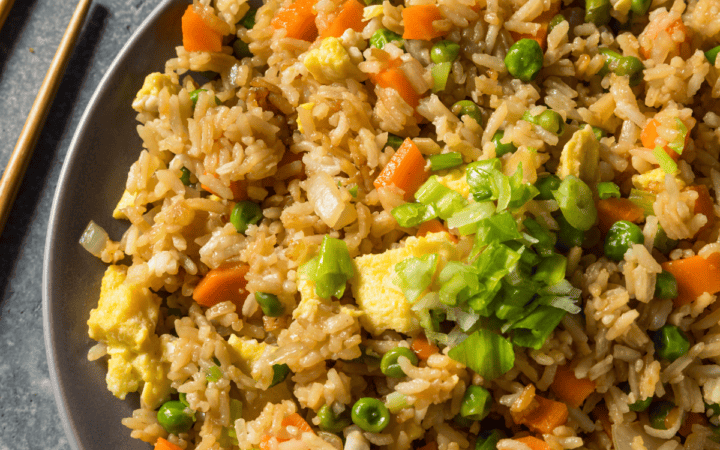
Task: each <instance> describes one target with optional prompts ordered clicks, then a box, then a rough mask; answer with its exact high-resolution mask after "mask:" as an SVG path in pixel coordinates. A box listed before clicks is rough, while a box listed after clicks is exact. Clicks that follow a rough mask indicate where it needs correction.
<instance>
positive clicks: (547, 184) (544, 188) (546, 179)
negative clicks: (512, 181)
mask: <svg viewBox="0 0 720 450" xmlns="http://www.w3.org/2000/svg"><path fill="white" fill-rule="evenodd" d="M535 187H536V188H537V189H538V191H539V192H540V193H539V194H538V196H537V199H538V200H554V199H555V197H553V193H552V191H554V190H556V189H557V188H559V187H560V178H558V177H557V176H556V175H551V174H548V175H544V176H541V177H540V178H538V180H537V181H536V182H535Z"/></svg>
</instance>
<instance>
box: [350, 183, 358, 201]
mask: <svg viewBox="0 0 720 450" xmlns="http://www.w3.org/2000/svg"><path fill="white" fill-rule="evenodd" d="M348 192H349V193H350V195H352V198H357V195H358V185H357V184H355V185H353V187H351V188H350V189H348Z"/></svg>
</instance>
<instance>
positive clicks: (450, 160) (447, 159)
mask: <svg viewBox="0 0 720 450" xmlns="http://www.w3.org/2000/svg"><path fill="white" fill-rule="evenodd" d="M428 160H429V161H430V169H431V170H445V169H451V168H453V167H457V166H459V165H460V164H462V163H463V158H462V155H461V154H460V153H458V152H452V153H443V154H441V155H432V156H431V157H429V158H428Z"/></svg>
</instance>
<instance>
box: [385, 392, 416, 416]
mask: <svg viewBox="0 0 720 450" xmlns="http://www.w3.org/2000/svg"><path fill="white" fill-rule="evenodd" d="M408 406H410V404H409V403H408V399H407V396H406V395H405V394H401V393H400V392H396V391H393V392H391V393H389V394H388V395H387V397H386V398H385V407H387V409H388V410H390V412H391V413H393V414H397V413H399V412H400V411H401V410H403V409H405V408H407V407H408Z"/></svg>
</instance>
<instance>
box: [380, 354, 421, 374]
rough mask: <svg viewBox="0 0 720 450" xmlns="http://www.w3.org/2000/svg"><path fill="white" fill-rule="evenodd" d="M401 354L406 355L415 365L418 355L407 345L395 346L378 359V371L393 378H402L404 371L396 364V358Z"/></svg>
mask: <svg viewBox="0 0 720 450" xmlns="http://www.w3.org/2000/svg"><path fill="white" fill-rule="evenodd" d="M401 356H404V357H406V358H407V359H409V360H410V364H412V365H413V366H417V364H418V357H417V355H415V353H413V351H412V350H410V349H409V348H407V347H395V348H393V349H390V350H388V351H387V352H386V353H385V354H384V355H383V357H382V359H381V360H380V371H381V372H382V373H384V374H385V375H387V376H389V377H393V378H402V377H404V376H405V372H403V370H402V369H401V368H400V364H398V358H400V357H401Z"/></svg>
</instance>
